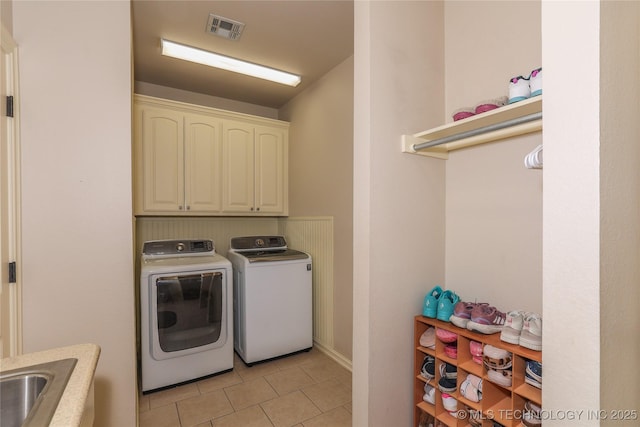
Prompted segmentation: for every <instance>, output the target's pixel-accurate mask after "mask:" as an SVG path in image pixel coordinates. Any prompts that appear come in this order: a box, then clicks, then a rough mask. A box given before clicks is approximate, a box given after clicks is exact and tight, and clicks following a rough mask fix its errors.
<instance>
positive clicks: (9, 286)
mask: <svg viewBox="0 0 640 427" xmlns="http://www.w3.org/2000/svg"><path fill="white" fill-rule="evenodd" d="M0 31H1V46H0V47H1V53H0V55H1V58H0V66H1V67H2V73H1V75H2V79H0V80H1V81H0V85H1V87H0V92H1V93H2V96H3V98H4V96H5V95H6V96H13V117H12V118H9V117H6V101H5V99H2V100H1V102H2V120H3V121H5V124H6V126H3V128H4V129H3V131H2V135H1V136H0V140H1V143H2V144H3V145H4V144H6V145H5V147H6V148H2V151H3V152H6V154H7V155H6V157H4V156H3V157H4V158H3V159H2V164H1V165H0V171H2V173H3V174H4V173H6V175H5V176H6V181H7V182H6V186H5V188H2V189H0V197H2V201H1V204H0V206H3V208H2V210H1V211H0V221H1V222H2V224H1V227H2V229H3V230H7V231H8V232H7V233H2V242H1V246H0V251H6V254H5V253H0V255H1V258H2V266H1V268H0V270H1V273H0V274H2V277H1V279H2V292H0V306H1V307H2V310H1V311H2V314H1V316H2V329H1V330H0V357H13V356H17V355H20V354H22V267H21V265H22V263H21V253H22V252H21V210H20V200H21V183H20V176H21V173H20V165H21V160H20V159H21V155H20V126H19V106H20V105H19V96H18V87H19V86H18V46H17V44H16V42H15V41H14V39H13V37H12V35H11V34H10V33H9V31H7V30H6V29H5V27H4V25H2V23H0ZM5 150H6V151H5ZM3 169H4V171H3ZM3 184H5V183H3ZM9 262H15V263H16V281H15V283H8V282H9V280H8V263H9Z"/></svg>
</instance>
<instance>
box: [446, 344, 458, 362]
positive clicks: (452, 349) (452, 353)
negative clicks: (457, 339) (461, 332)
mask: <svg viewBox="0 0 640 427" xmlns="http://www.w3.org/2000/svg"><path fill="white" fill-rule="evenodd" d="M444 354H446V355H447V356H449V357H450V358H452V359H457V358H458V346H456V345H454V344H447V345H445V346H444Z"/></svg>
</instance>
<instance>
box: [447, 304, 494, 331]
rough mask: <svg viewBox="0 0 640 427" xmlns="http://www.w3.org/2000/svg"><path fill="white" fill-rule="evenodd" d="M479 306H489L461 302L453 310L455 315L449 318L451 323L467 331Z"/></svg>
mask: <svg viewBox="0 0 640 427" xmlns="http://www.w3.org/2000/svg"><path fill="white" fill-rule="evenodd" d="M479 305H489V304H487V303H475V302H464V301H460V302H459V303H457V304H456V306H455V307H454V308H453V314H452V315H451V317H450V318H449V322H451V323H453V324H454V325H456V326H457V327H459V328H463V329H466V328H467V323H469V321H470V320H471V312H472V311H473V309H474V308H476V307H477V306H479Z"/></svg>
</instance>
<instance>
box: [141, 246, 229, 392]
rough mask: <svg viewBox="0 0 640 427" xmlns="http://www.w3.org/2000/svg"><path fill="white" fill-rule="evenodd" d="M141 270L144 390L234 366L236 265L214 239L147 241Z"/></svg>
mask: <svg viewBox="0 0 640 427" xmlns="http://www.w3.org/2000/svg"><path fill="white" fill-rule="evenodd" d="M140 271H141V274H140V307H141V308H140V343H141V349H140V353H141V355H140V356H141V364H142V391H143V392H147V391H151V390H156V389H159V388H164V387H168V386H171V385H175V384H180V383H183V382H187V381H191V380H194V379H197V378H201V377H204V376H208V375H211V374H215V373H219V372H224V371H228V370H231V369H233V317H232V316H233V314H232V313H233V308H232V293H233V290H232V268H231V263H230V262H229V260H227V259H226V258H224V257H223V256H221V255H219V254H217V253H216V252H215V248H214V246H213V242H212V241H211V240H158V241H150V242H146V243H145V244H144V246H143V249H142V260H141V268H140Z"/></svg>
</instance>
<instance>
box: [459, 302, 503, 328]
mask: <svg viewBox="0 0 640 427" xmlns="http://www.w3.org/2000/svg"><path fill="white" fill-rule="evenodd" d="M504 322H505V314H504V313H503V312H501V311H499V310H498V309H497V308H495V307H492V306H490V305H479V306H477V307H476V308H474V309H473V311H472V312H471V320H470V321H469V322H468V323H467V329H469V330H470V331H476V332H480V333H481V334H486V335H490V334H496V333H498V332H501V331H502V327H503V326H504Z"/></svg>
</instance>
